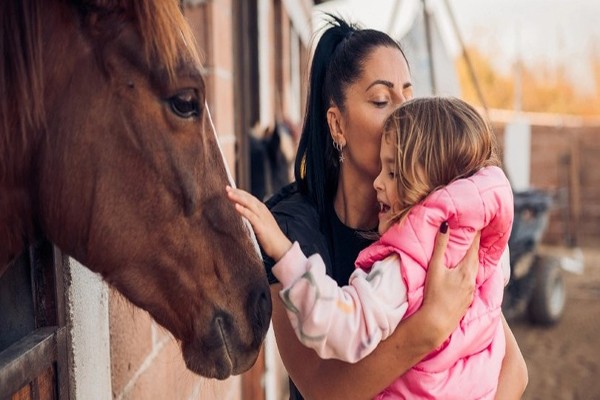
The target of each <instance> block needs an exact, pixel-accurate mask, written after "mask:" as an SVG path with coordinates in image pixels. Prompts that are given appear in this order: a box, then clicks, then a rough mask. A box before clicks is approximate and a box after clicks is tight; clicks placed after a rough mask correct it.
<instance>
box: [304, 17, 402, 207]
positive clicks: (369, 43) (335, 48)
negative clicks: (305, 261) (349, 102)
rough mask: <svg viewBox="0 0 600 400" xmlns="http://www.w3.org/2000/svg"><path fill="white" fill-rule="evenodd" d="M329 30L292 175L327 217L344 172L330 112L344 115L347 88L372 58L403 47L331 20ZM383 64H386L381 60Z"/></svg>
mask: <svg viewBox="0 0 600 400" xmlns="http://www.w3.org/2000/svg"><path fill="white" fill-rule="evenodd" d="M329 17H330V18H331V19H330V21H329V24H330V25H331V26H330V27H329V28H328V29H327V30H326V31H325V32H324V33H323V35H322V36H321V38H320V39H319V42H318V44H317V47H316V49H315V52H314V55H313V59H312V64H311V68H310V80H309V90H308V98H307V101H306V113H305V117H304V125H303V127H302V136H301V138H300V143H299V145H298V152H297V154H296V161H295V165H294V175H295V179H296V182H297V184H298V189H299V190H300V192H302V193H303V194H305V195H306V196H307V197H308V198H309V199H310V200H311V201H312V202H313V203H314V205H315V206H316V208H317V212H318V214H319V215H324V213H326V212H327V210H328V208H329V207H330V204H331V202H332V201H333V198H334V196H335V192H336V189H337V184H338V177H339V172H340V165H339V161H338V154H337V152H336V151H335V149H334V148H333V142H332V139H331V133H330V131H329V125H328V123H327V110H328V108H329V107H330V106H331V105H332V104H335V105H336V106H337V107H339V108H340V110H342V111H344V107H345V101H346V99H345V93H346V89H347V87H348V86H349V85H350V84H352V83H354V82H356V81H357V80H358V79H359V78H360V76H361V74H362V72H363V65H364V63H365V62H366V59H367V58H368V56H369V55H370V54H371V52H372V51H373V50H374V49H376V48H378V47H392V48H397V49H398V50H399V51H400V52H401V53H402V55H404V53H403V52H402V49H401V48H400V45H399V44H398V43H397V42H396V41H395V40H393V39H392V38H391V37H389V36H388V35H387V34H385V33H383V32H380V31H376V30H372V29H360V28H358V27H357V26H356V25H352V24H349V23H347V22H345V21H344V20H342V19H341V18H339V17H336V16H333V15H330V14H329ZM382 62H385V60H382Z"/></svg>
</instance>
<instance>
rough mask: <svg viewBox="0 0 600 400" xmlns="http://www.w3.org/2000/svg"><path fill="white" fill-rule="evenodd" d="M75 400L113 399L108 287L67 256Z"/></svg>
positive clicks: (70, 358) (68, 310) (70, 342)
mask: <svg viewBox="0 0 600 400" xmlns="http://www.w3.org/2000/svg"><path fill="white" fill-rule="evenodd" d="M65 260H66V262H65V264H66V265H65V276H66V282H65V287H66V297H67V299H66V301H67V312H68V315H67V326H68V329H69V344H68V346H69V367H70V371H69V380H70V386H71V393H70V397H71V399H75V400H79V399H85V400H109V399H111V398H112V388H111V377H110V336H109V330H108V327H109V324H108V287H107V285H106V284H105V283H104V282H103V281H102V279H101V277H100V276H99V275H98V274H96V273H93V272H92V271H90V270H89V269H87V268H86V267H84V266H83V265H81V264H80V263H79V262H77V261H76V260H75V259H73V258H70V257H67V256H65Z"/></svg>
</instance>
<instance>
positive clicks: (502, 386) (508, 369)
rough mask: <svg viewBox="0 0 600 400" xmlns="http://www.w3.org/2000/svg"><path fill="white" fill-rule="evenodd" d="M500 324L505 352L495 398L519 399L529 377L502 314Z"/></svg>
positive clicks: (504, 399)
mask: <svg viewBox="0 0 600 400" xmlns="http://www.w3.org/2000/svg"><path fill="white" fill-rule="evenodd" d="M502 326H503V327H504V335H505V336H506V354H505V355H504V360H503V361H502V370H501V371H500V378H499V381H498V391H497V392H496V400H512V399H520V398H521V396H522V395H523V392H524V391H525V388H526V387H527V382H528V379H529V377H528V375H527V365H526V364H525V359H524V358H523V355H522V354H521V350H520V349H519V345H518V344H517V341H516V339H515V336H514V335H513V333H512V331H511V330H510V327H509V326H508V323H507V322H506V319H504V316H502Z"/></svg>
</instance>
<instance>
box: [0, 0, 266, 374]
mask: <svg viewBox="0 0 600 400" xmlns="http://www.w3.org/2000/svg"><path fill="white" fill-rule="evenodd" d="M5 3H6V4H4V5H2V6H1V7H2V8H3V10H2V12H3V21H5V20H7V18H6V15H9V14H12V15H11V16H12V17H13V19H14V20H15V21H16V22H15V23H14V24H10V26H7V27H4V28H0V29H3V35H4V37H5V38H4V39H3V40H4V42H3V43H2V45H3V46H4V48H5V55H6V51H7V50H10V51H11V53H14V54H11V55H12V56H13V57H11V59H12V60H13V61H14V65H13V66H9V67H6V66H4V67H3V68H4V69H3V70H2V71H1V72H3V74H2V76H0V78H1V79H2V81H3V82H2V86H3V87H1V89H5V92H4V93H6V94H7V96H5V99H4V100H3V101H4V103H5V104H4V105H3V106H2V109H1V112H2V114H3V115H2V116H1V118H0V120H1V121H2V122H3V123H4V125H3V130H4V132H2V136H3V138H2V139H3V141H2V142H1V143H0V153H1V154H0V156H1V157H3V158H4V160H3V161H0V191H1V193H2V196H1V197H2V198H3V199H4V200H0V202H1V203H0V206H2V208H1V209H0V223H1V224H2V226H0V239H4V241H2V243H7V245H5V248H4V249H1V248H0V261H6V262H8V261H9V259H10V258H11V257H13V256H15V255H16V254H17V253H18V252H19V251H20V250H22V249H23V246H25V245H26V244H27V242H28V241H31V240H32V239H33V238H35V237H36V236H40V235H43V236H44V237H47V238H49V239H50V240H52V241H53V242H54V243H56V244H57V246H59V247H60V248H61V249H62V250H63V251H64V252H65V253H67V254H69V255H71V256H73V257H74V258H76V259H77V260H79V261H80V262H81V263H82V264H84V265H86V266H87V267H88V268H90V269H91V270H92V271H95V272H98V273H100V274H101V275H102V277H103V278H104V279H105V280H106V281H107V282H109V283H110V284H111V285H112V286H114V287H115V288H116V289H117V290H118V291H120V292H121V293H122V294H123V295H124V296H125V297H126V298H127V299H128V300H130V301H131V302H132V303H133V304H135V305H136V306H139V307H141V308H143V309H145V310H147V311H148V312H149V313H150V314H151V315H152V317H153V318H154V319H155V320H156V321H157V322H158V323H160V324H161V325H163V326H164V327H166V328H167V329H168V330H169V331H170V332H171V333H172V334H173V335H174V336H175V338H177V339H178V340H179V341H180V342H181V347H182V352H183V357H184V359H185V361H186V365H187V366H188V368H189V369H190V370H192V371H194V372H196V373H199V374H201V375H204V376H207V377H215V378H219V379H224V378H226V377H228V376H229V375H231V374H238V373H241V372H243V371H245V370H247V369H248V368H250V366H251V365H252V364H253V363H254V361H255V360H256V357H257V355H258V351H259V348H260V345H261V343H262V340H263V339H264V336H265V334H266V331H267V329H268V325H269V319H270V314H271V302H270V295H269V288H268V283H267V280H266V276H265V273H264V270H263V267H262V263H261V260H260V258H259V256H258V255H257V252H256V250H255V248H254V245H253V242H252V241H251V239H250V236H249V233H248V231H247V228H246V227H245V226H244V224H243V221H242V220H241V219H240V218H239V217H238V216H237V215H236V212H235V210H234V208H233V207H232V206H231V205H230V203H229V202H228V201H227V199H226V195H225V185H226V184H227V183H228V177H227V171H226V168H225V165H224V162H223V159H222V156H221V152H220V149H219V146H218V143H217V140H216V137H215V134H214V132H213V128H212V124H211V123H210V120H209V118H210V117H209V116H208V112H207V109H206V108H205V104H206V103H205V92H206V90H205V83H204V80H203V77H202V75H201V66H200V62H199V59H198V56H197V54H196V52H195V50H194V42H193V36H192V34H191V33H190V30H189V27H188V25H187V23H186V22H185V20H184V18H183V16H182V14H181V11H180V9H179V7H178V2H177V1H152V0H130V1H125V0H121V1H106V0H89V1H79V2H78V1H71V2H65V1H42V0H37V1H36V0H9V1H8V2H5ZM42 12H43V18H42V15H41V13H42ZM23 38H25V40H23ZM23 68H26V70H22V69H23ZM31 96H33V97H31ZM25 101H27V103H26V102H25ZM27 105H29V108H28V110H27V111H22V108H27ZM32 110H33V111H32ZM11 115H12V116H13V117H11ZM2 145H4V146H2ZM1 147H4V148H3V149H2V148H1ZM6 262H2V263H0V264H2V265H3V264H5V263H6Z"/></svg>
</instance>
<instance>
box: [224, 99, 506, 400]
mask: <svg viewBox="0 0 600 400" xmlns="http://www.w3.org/2000/svg"><path fill="white" fill-rule="evenodd" d="M380 158H381V172H380V174H379V176H378V177H377V178H376V180H375V182H374V187H375V190H376V191H377V199H378V202H379V204H380V212H379V227H378V231H379V234H380V235H381V237H380V239H379V240H378V241H377V242H375V243H374V244H373V245H371V246H369V247H367V248H366V249H365V250H363V251H362V252H361V253H360V254H359V256H358V259H357V260H356V267H357V269H356V271H355V272H354V273H353V274H352V276H351V277H350V282H349V285H347V286H344V287H338V286H337V284H336V283H335V281H334V280H333V279H331V278H330V277H328V276H327V275H326V273H325V267H324V264H323V261H322V259H321V258H320V256H319V255H318V254H315V255H313V256H311V257H309V258H306V257H305V255H304V254H302V252H301V250H300V248H299V246H298V244H297V243H294V244H292V243H291V242H290V241H289V240H288V239H287V238H286V237H285V235H284V234H283V233H282V232H281V230H280V229H279V227H278V226H277V224H276V222H275V220H274V219H273V217H272V216H271V214H270V213H269V211H268V210H267V209H266V207H265V206H264V205H263V204H262V203H261V202H260V201H258V200H257V199H255V198H253V197H251V196H250V195H249V194H247V193H245V192H243V191H241V190H237V189H231V188H228V189H227V190H228V194H229V198H230V199H231V200H232V201H233V202H234V203H236V204H235V205H236V209H237V210H238V211H239V212H240V214H242V215H243V216H245V217H246V218H248V220H249V221H250V223H251V224H252V225H253V227H254V230H255V232H256V235H257V238H258V240H259V242H260V244H261V246H262V248H263V250H264V252H265V253H266V254H267V255H269V256H270V257H272V258H273V259H275V260H278V263H277V265H276V266H275V267H274V268H273V273H274V274H275V275H276V277H277V278H278V279H279V281H280V282H281V283H282V284H283V286H284V290H282V292H281V293H280V294H281V298H282V300H283V302H284V304H285V306H286V308H287V312H288V316H289V318H290V321H291V323H292V326H293V327H294V329H295V331H296V334H297V336H298V338H299V339H300V341H301V342H302V343H303V344H305V345H306V346H308V347H311V348H313V349H314V350H315V351H316V352H317V353H318V354H319V356H321V357H322V358H336V359H340V360H343V361H347V362H356V361H358V360H360V359H362V358H364V357H365V356H367V355H368V354H369V353H370V352H371V351H373V349H374V348H375V347H376V346H377V344H378V343H379V342H380V341H382V340H385V339H386V338H387V337H388V336H389V335H390V334H391V333H392V332H393V331H394V329H395V328H396V326H397V325H398V323H399V322H400V320H401V319H403V318H406V317H408V316H410V315H411V314H413V313H414V312H415V311H416V310H417V309H418V308H419V307H420V305H421V303H422V300H423V285H424V280H425V269H426V268H427V265H428V263H429V261H430V258H431V254H432V251H433V245H434V239H435V236H436V232H437V230H438V229H439V226H440V224H442V223H443V222H444V221H446V222H447V226H448V227H449V228H450V232H451V234H450V239H449V243H448V248H447V251H446V253H445V257H446V265H456V264H457V262H458V261H460V260H461V258H462V257H463V256H464V254H465V252H466V251H467V249H468V248H469V246H470V244H471V242H472V241H473V240H474V238H475V236H476V235H477V233H478V232H479V231H481V238H480V250H479V261H480V270H479V273H478V276H477V280H476V285H477V290H476V291H475V297H474V300H473V304H472V305H471V307H470V308H469V310H468V311H467V314H466V315H465V317H464V318H463V320H462V321H461V324H460V326H459V327H458V328H457V329H456V330H455V331H454V332H453V333H452V335H451V336H450V337H449V338H448V339H447V340H446V342H445V343H444V344H443V345H442V346H441V347H440V348H438V349H437V350H435V351H434V352H432V353H431V354H430V355H428V356H427V357H426V358H425V359H424V360H423V361H422V362H420V363H419V364H417V365H416V366H415V367H413V368H412V369H411V370H409V371H408V372H407V373H406V374H404V375H402V376H401V377H399V378H398V379H397V380H396V381H395V382H394V383H393V384H392V385H391V386H390V387H388V388H386V389H385V390H384V391H383V392H382V393H380V395H379V396H378V398H444V399H488V398H489V399H492V398H494V395H495V392H496V388H497V384H498V376H499V373H500V367H501V363H502V359H503V356H504V347H505V338H504V331H503V329H502V324H501V319H500V318H501V316H500V313H501V308H500V307H501V303H502V293H503V287H504V282H505V281H506V280H507V279H508V278H507V277H505V276H504V275H505V274H504V273H503V271H502V268H501V266H500V261H501V258H502V255H503V253H504V252H505V250H506V246H507V243H508V238H509V236H510V231H511V226H512V220H513V199H512V192H511V189H510V183H509V182H508V180H507V178H506V177H505V175H504V174H503V172H502V170H501V169H500V168H499V167H498V164H499V161H498V159H497V156H496V149H495V140H494V136H493V134H492V132H491V130H490V128H489V127H488V125H487V124H486V123H485V121H484V120H483V118H482V117H481V116H480V115H479V114H478V113H477V111H476V110H475V109H473V108H472V107H471V106H469V105H468V104H467V103H465V102H463V101H461V100H458V99H455V98H421V99H415V100H411V101H408V102H406V103H405V104H403V105H402V106H401V107H400V108H398V109H397V110H396V111H394V112H393V113H392V115H391V116H390V117H389V118H388V120H387V121H386V124H385V127H384V133H383V136H382V141H381V152H380Z"/></svg>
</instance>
